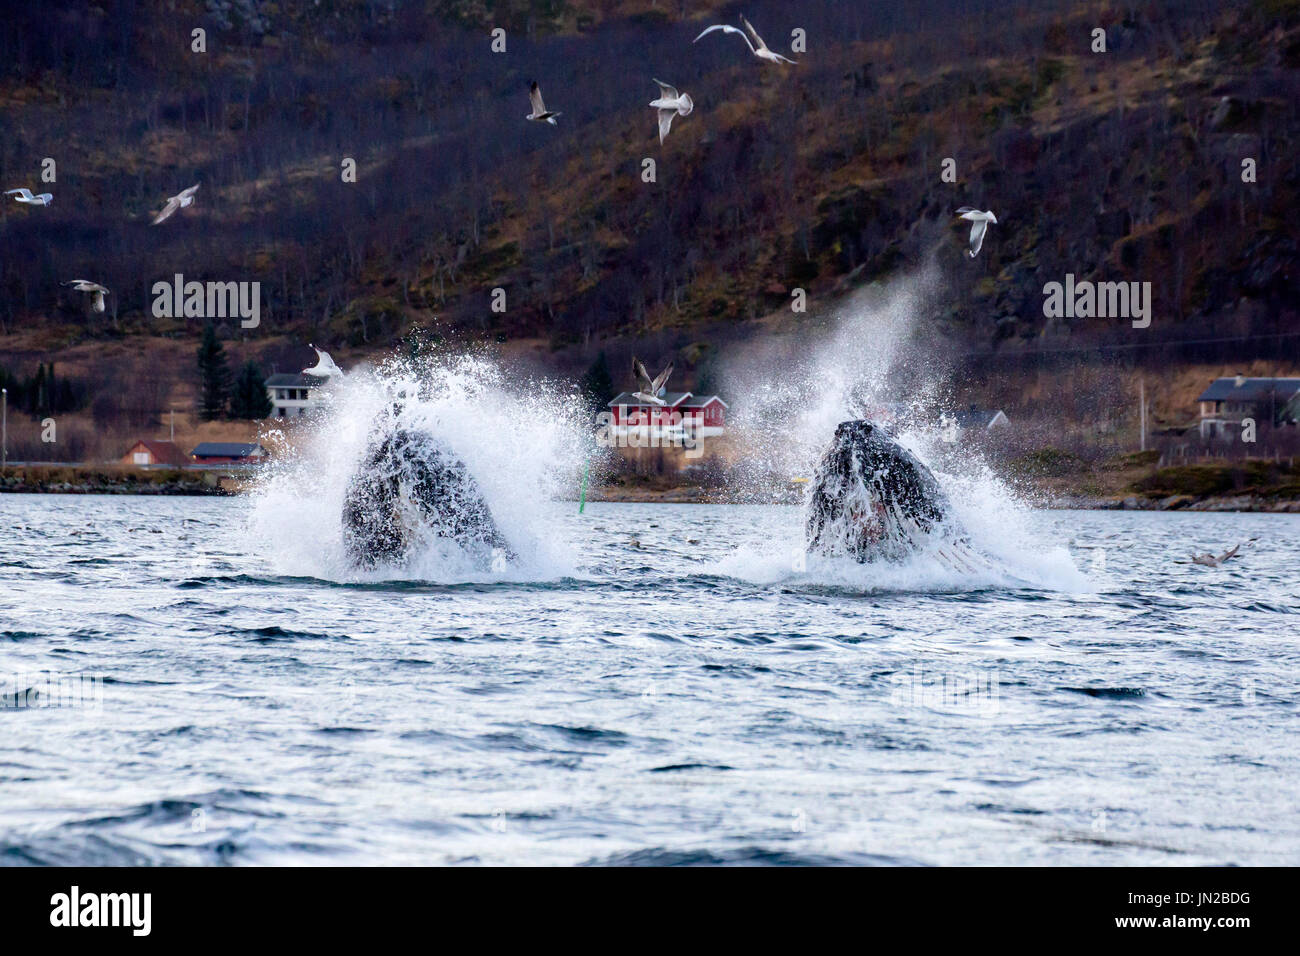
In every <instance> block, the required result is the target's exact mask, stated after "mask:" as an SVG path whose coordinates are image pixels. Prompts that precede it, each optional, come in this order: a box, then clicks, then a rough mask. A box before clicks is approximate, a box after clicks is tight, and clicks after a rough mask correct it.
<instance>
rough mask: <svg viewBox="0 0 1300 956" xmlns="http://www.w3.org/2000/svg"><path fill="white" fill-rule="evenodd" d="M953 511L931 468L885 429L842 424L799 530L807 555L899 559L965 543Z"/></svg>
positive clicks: (862, 422) (819, 471)
mask: <svg viewBox="0 0 1300 956" xmlns="http://www.w3.org/2000/svg"><path fill="white" fill-rule="evenodd" d="M950 511H951V508H950V505H949V503H948V499H947V496H945V495H944V493H943V489H941V488H940V487H939V482H938V481H937V480H936V479H935V477H934V475H933V474H932V473H931V472H930V469H929V468H927V467H926V466H925V465H924V464H923V463H922V462H921V461H920V459H918V458H917V457H916V456H915V455H913V454H912V453H911V452H909V451H908V450H907V449H906V448H904V447H903V446H902V445H900V444H899V443H898V442H897V441H896V439H895V437H894V435H893V433H892V432H891V431H890V430H888V429H887V428H885V427H884V426H882V425H879V424H877V423H875V422H872V421H867V420H865V419H863V420H859V421H849V422H842V423H841V424H840V425H839V427H838V428H836V429H835V438H834V440H833V441H832V442H831V445H830V447H829V448H828V449H827V450H826V453H825V454H824V455H823V456H822V460H821V464H820V465H819V466H818V468H817V473H816V477H815V478H814V480H813V484H812V487H811V493H810V495H809V498H808V504H807V509H806V512H805V520H804V532H805V537H806V539H807V544H808V550H809V552H811V553H815V554H821V555H825V556H828V557H833V556H839V555H847V556H849V557H852V558H853V559H854V560H856V561H858V562H860V563H868V562H873V561H878V560H883V561H893V562H899V561H903V560H905V559H906V558H907V557H909V556H910V555H912V554H914V553H916V552H917V551H918V550H920V549H921V548H922V547H924V546H926V545H927V544H928V543H930V542H934V541H945V542H952V543H956V544H963V543H964V533H963V532H962V531H961V529H960V528H959V527H958V526H957V524H956V522H955V520H954V519H952V518H951V516H950ZM939 553H940V554H942V553H943V552H942V551H940V552H939ZM950 557H951V556H950Z"/></svg>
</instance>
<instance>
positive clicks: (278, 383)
mask: <svg viewBox="0 0 1300 956" xmlns="http://www.w3.org/2000/svg"><path fill="white" fill-rule="evenodd" d="M327 381H329V379H326V378H322V377H320V376H319V375H304V374H302V373H301V372H297V373H288V372H281V373H279V374H278V375H272V376H270V377H269V378H268V379H267V380H266V387H267V388H316V387H317V386H319V385H324V384H325V383H326V382H327Z"/></svg>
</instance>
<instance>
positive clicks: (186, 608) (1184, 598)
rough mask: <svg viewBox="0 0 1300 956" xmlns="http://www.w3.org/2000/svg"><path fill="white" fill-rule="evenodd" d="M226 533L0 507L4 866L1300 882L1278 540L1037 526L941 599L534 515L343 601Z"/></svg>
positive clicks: (1098, 518) (1291, 548) (812, 568)
mask: <svg viewBox="0 0 1300 956" xmlns="http://www.w3.org/2000/svg"><path fill="white" fill-rule="evenodd" d="M250 508H251V505H250V502H249V500H247V499H151V498H100V497H71V496H69V497H56V496H47V497H31V496H19V495H6V496H0V522H2V524H3V527H4V528H5V529H6V530H5V532H4V541H5V547H4V549H3V553H2V555H0V569H2V570H0V575H2V577H0V580H2V581H3V589H0V681H4V682H5V683H4V686H3V687H0V689H3V690H5V691H7V692H8V697H7V698H6V699H5V703H7V704H8V706H7V707H5V708H4V709H0V861H3V862H9V863H61V864H133V863H186V864H205V863H234V864H282V863H293V864H302V863H331V864H334V863H368V862H386V863H401V864H416V863H529V864H550V863H560V864H572V863H602V862H628V863H678V862H682V863H686V862H705V863H707V862H764V863H766V862H773V863H801V862H805V863H811V862H841V863H872V862H880V863H935V864H979V863H993V864H1001V863H1046V864H1129V863H1155V864H1161V863H1168V864H1204V863H1239V864H1264V863H1272V864H1295V863H1297V862H1300V815H1298V814H1297V813H1296V798H1295V795H1296V793H1297V790H1298V789H1300V747H1297V745H1296V736H1295V735H1296V732H1297V730H1298V729H1300V723H1298V722H1297V714H1298V708H1297V678H1300V652H1298V651H1297V626H1296V623H1297V621H1298V620H1300V617H1298V616H1297V615H1298V613H1300V597H1298V596H1297V585H1296V569H1297V568H1300V544H1298V543H1297V541H1298V539H1300V534H1298V532H1300V519H1297V518H1296V517H1292V516H1281V515H1227V514H1225V515H1214V514H1150V513H1136V514H1135V513H1068V512H1058V513H1037V514H1034V515H1031V516H1030V520H1031V523H1032V525H1033V528H1032V529H1031V534H1032V537H1033V539H1034V540H1035V541H1037V542H1039V545H1040V547H1039V548H1038V550H1036V551H1034V552H1033V553H1024V554H1019V555H1016V554H1010V555H1008V554H1007V553H1006V552H1011V551H1015V550H1016V549H1018V548H1020V545H1019V544H1014V543H1011V544H1008V543H1004V544H1003V545H1002V548H1003V551H1004V555H1003V557H1004V558H1006V566H1007V567H1006V571H1005V572H998V573H995V574H989V575H987V576H985V577H983V578H981V579H975V578H966V579H963V578H961V577H959V576H955V575H953V574H950V573H944V572H942V571H941V570H939V569H931V570H926V569H925V568H920V567H918V568H910V569H903V570H901V571H895V572H892V573H890V574H888V575H881V574H879V573H876V572H873V571H872V570H871V569H861V568H856V567H855V568H847V569H846V568H842V567H825V566H818V565H817V564H816V563H813V564H810V565H807V566H801V564H800V561H799V560H798V558H797V557H796V556H795V549H796V546H797V543H798V542H799V540H800V537H801V532H800V526H799V520H800V515H799V511H798V509H795V508H785V507H740V506H690V505H686V506H664V505H613V504H608V505H592V506H588V508H587V513H586V514H585V515H582V516H579V515H578V514H576V508H574V507H572V506H569V505H564V506H562V509H559V508H558V506H557V515H558V517H556V518H555V519H554V520H553V522H552V523H551V524H550V525H548V526H547V531H546V535H545V538H546V539H547V542H548V549H549V550H547V549H543V551H541V552H539V553H540V554H542V558H539V562H541V563H540V564H538V565H537V566H535V567H531V568H525V569H515V570H512V571H510V572H507V573H505V574H502V575H499V576H497V579H494V578H493V576H490V575H483V576H480V578H479V579H473V580H469V581H464V580H462V582H461V583H448V582H443V583H433V582H429V581H424V582H420V581H404V580H399V579H392V580H382V579H378V578H376V579H373V580H369V581H366V582H355V581H354V582H350V583H349V582H347V581H345V580H339V579H338V576H337V575H334V574H330V573H327V569H324V568H322V569H320V570H318V571H317V572H316V573H311V571H312V568H311V564H310V555H309V554H303V553H299V552H301V551H303V549H298V552H295V553H293V554H291V555H290V556H289V557H288V558H286V551H290V552H292V551H293V548H292V547H291V546H290V545H291V542H286V540H284V538H285V535H288V536H289V537H292V534H293V531H292V528H290V529H282V530H281V532H280V533H279V534H278V535H273V536H271V537H269V538H268V537H266V536H263V535H261V534H259V533H257V532H256V531H254V530H250V523H249V521H248V516H249V512H250ZM294 520H295V521H297V520H302V521H306V520H308V518H307V516H306V514H304V515H303V516H301V517H296V518H294ZM1252 536H1257V537H1258V539H1259V540H1257V541H1255V542H1254V543H1252V544H1251V545H1249V546H1247V547H1246V548H1243V550H1242V555H1241V557H1240V558H1239V559H1237V560H1236V561H1234V562H1231V563H1230V564H1228V565H1227V566H1225V567H1224V568H1222V569H1217V570H1210V569H1206V568H1201V567H1195V566H1192V565H1189V564H1179V563H1175V561H1174V559H1175V558H1177V557H1182V556H1185V554H1186V552H1187V551H1188V550H1189V549H1191V548H1193V547H1195V548H1196V549H1197V550H1211V549H1216V550H1222V549H1223V548H1226V547H1228V546H1230V545H1232V544H1235V543H1236V542H1237V541H1239V540H1242V539H1244V538H1248V537H1252ZM982 537H983V541H984V543H985V545H986V546H988V547H990V548H993V547H994V545H995V544H996V539H997V531H996V528H992V529H986V530H985V531H984V532H983V535H982ZM302 540H308V541H310V540H312V532H311V529H309V528H307V527H305V526H304V527H303V528H302ZM1016 540H1017V541H1019V540H1020V539H1019V538H1017V539H1016ZM307 550H308V551H309V550H310V549H307ZM1076 567H1077V568H1078V569H1079V570H1078V571H1076V570H1075V568H1076ZM422 573H423V574H424V576H426V577H427V576H428V569H422ZM50 671H55V672H61V673H62V674H63V675H65V677H67V676H70V675H80V676H83V677H86V678H89V679H90V680H89V681H88V682H87V683H86V684H84V685H80V686H83V687H87V688H89V689H90V690H91V691H92V692H91V693H88V694H87V695H86V696H85V698H84V699H82V700H81V701H80V704H79V705H77V706H72V705H73V704H77V703H78V702H77V701H76V700H75V699H64V700H60V701H58V703H61V704H66V705H68V706H56V707H46V706H42V704H44V703H49V702H51V699H50V698H48V697H44V696H41V694H40V693H39V692H40V689H41V686H42V683H41V682H42V681H45V680H47V678H48V672H50ZM95 678H100V679H102V684H99V685H95V683H94V679H95ZM65 686H66V684H65ZM47 689H48V687H47ZM29 690H34V691H37V693H27V691H29ZM15 691H17V694H16V695H15ZM101 694H102V699H100V697H99V695H101ZM65 697H66V695H65ZM15 704H20V705H22V706H14V705H15Z"/></svg>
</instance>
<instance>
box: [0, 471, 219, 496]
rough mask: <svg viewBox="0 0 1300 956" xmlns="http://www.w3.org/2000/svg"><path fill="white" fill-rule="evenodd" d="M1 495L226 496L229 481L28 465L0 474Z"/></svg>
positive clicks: (205, 475) (198, 474) (210, 475)
mask: <svg viewBox="0 0 1300 956" xmlns="http://www.w3.org/2000/svg"><path fill="white" fill-rule="evenodd" d="M0 492H9V493H16V494H22V493H27V494H71V495H76V494H81V495H225V494H230V493H231V489H230V487H229V481H228V480H223V479H222V478H221V477H219V476H218V475H217V474H216V473H214V472H203V471H182V470H180V469H170V468H169V469H149V470H144V469H140V468H129V467H121V466H115V465H100V466H91V467H81V468H73V467H66V466H59V467H50V466H40V465H25V466H21V467H9V468H5V469H4V470H3V471H0Z"/></svg>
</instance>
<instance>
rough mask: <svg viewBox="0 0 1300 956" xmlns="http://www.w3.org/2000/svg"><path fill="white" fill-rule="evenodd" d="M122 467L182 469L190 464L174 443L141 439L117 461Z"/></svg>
mask: <svg viewBox="0 0 1300 956" xmlns="http://www.w3.org/2000/svg"><path fill="white" fill-rule="evenodd" d="M119 460H120V462H121V463H122V464H123V465H135V466H136V467H137V468H184V467H185V466H186V465H188V464H189V463H190V459H189V458H188V457H187V456H186V454H185V452H183V451H181V450H180V447H179V446H177V445H176V444H175V443H174V442H169V441H153V440H152V439H149V438H141V439H140V440H139V441H137V442H136V443H135V444H134V445H132V446H131V447H130V448H128V449H127V450H126V454H125V455H123V456H122V457H121V459H119Z"/></svg>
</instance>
